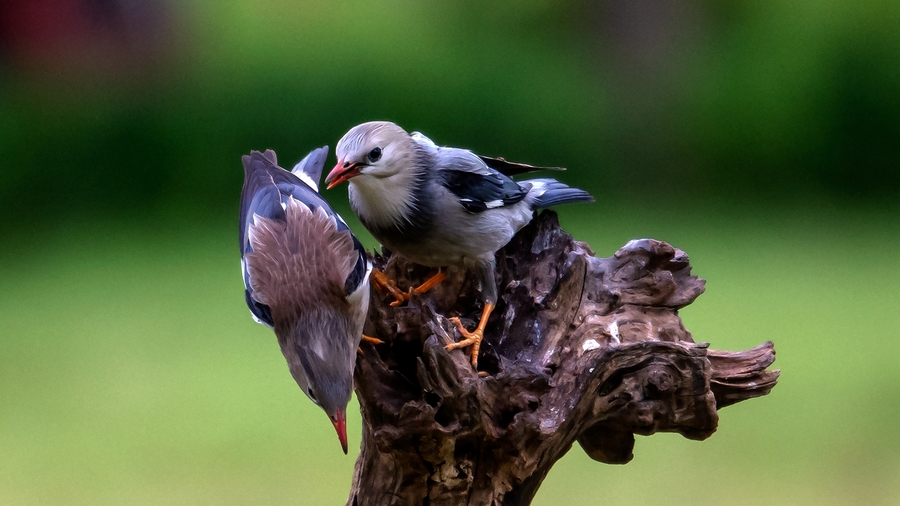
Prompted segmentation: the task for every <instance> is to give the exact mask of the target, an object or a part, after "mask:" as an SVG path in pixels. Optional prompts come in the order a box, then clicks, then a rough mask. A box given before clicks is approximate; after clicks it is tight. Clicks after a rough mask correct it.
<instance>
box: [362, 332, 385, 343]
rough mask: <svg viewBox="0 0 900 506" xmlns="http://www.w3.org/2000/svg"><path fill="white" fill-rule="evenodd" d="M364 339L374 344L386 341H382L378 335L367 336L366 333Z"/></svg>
mask: <svg viewBox="0 0 900 506" xmlns="http://www.w3.org/2000/svg"><path fill="white" fill-rule="evenodd" d="M362 340H363V341H365V342H367V343H372V344H384V341H382V340H381V339H378V338H377V337H372V336H367V335H365V334H363V335H362Z"/></svg>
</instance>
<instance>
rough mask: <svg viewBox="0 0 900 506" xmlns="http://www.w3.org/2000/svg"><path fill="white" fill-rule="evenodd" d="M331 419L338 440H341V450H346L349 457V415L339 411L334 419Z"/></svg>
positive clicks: (345, 452) (345, 453)
mask: <svg viewBox="0 0 900 506" xmlns="http://www.w3.org/2000/svg"><path fill="white" fill-rule="evenodd" d="M329 418H331V423H333V424H334V430H336V431H337V435H338V439H340V440H341V448H342V449H343V450H344V455H347V415H346V413H344V412H343V411H341V410H340V409H339V410H337V414H336V415H335V416H334V417H333V418H332V417H329Z"/></svg>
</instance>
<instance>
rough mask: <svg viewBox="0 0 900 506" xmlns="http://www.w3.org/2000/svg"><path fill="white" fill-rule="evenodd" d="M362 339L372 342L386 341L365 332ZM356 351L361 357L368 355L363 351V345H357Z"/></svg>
mask: <svg viewBox="0 0 900 506" xmlns="http://www.w3.org/2000/svg"><path fill="white" fill-rule="evenodd" d="M361 340H362V341H365V342H367V343H372V344H384V341H382V340H381V339H378V338H377V337H372V336H367V335H365V334H363V335H362V338H361ZM356 353H359V356H360V357H365V356H366V354H365V353H363V351H362V346H357V347H356Z"/></svg>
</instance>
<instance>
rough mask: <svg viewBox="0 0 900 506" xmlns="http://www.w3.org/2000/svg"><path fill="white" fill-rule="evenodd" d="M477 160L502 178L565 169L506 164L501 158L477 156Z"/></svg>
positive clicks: (513, 163)
mask: <svg viewBox="0 0 900 506" xmlns="http://www.w3.org/2000/svg"><path fill="white" fill-rule="evenodd" d="M478 158H481V161H483V162H484V163H485V164H486V165H487V166H488V167H490V168H492V169H494V170H496V171H497V172H499V173H501V174H503V175H504V176H510V177H512V176H516V175H518V174H525V173H527V172H534V171H536V170H552V171H557V172H559V171H564V170H566V169H564V168H562V167H537V166H535V165H528V164H527V163H515V162H507V161H506V160H504V159H503V158H492V157H490V156H483V155H478Z"/></svg>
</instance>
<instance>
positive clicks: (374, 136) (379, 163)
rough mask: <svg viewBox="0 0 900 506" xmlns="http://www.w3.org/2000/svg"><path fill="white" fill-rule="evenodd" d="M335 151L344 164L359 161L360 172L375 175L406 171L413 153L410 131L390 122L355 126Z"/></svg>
mask: <svg viewBox="0 0 900 506" xmlns="http://www.w3.org/2000/svg"><path fill="white" fill-rule="evenodd" d="M335 153H336V155H337V158H338V161H339V162H340V163H342V164H343V165H344V166H350V165H353V164H359V174H360V176H370V177H375V178H385V177H390V176H393V175H394V174H397V173H399V172H401V171H403V170H404V169H405V168H406V167H407V166H408V163H407V162H408V161H410V160H411V158H412V154H413V153H412V147H411V144H410V140H409V135H408V134H407V133H406V131H404V130H403V129H402V128H400V127H398V126H397V125H394V124H393V123H387V122H371V123H363V124H362V125H359V126H356V127H354V128H353V129H351V130H350V131H349V132H347V134H346V135H344V137H343V138H342V139H341V140H340V142H338V145H337V150H336V151H335Z"/></svg>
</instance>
